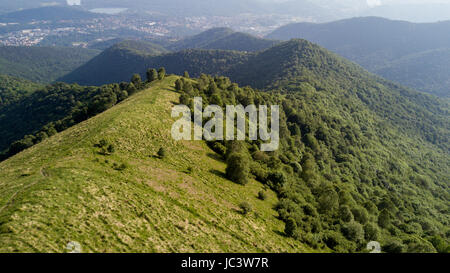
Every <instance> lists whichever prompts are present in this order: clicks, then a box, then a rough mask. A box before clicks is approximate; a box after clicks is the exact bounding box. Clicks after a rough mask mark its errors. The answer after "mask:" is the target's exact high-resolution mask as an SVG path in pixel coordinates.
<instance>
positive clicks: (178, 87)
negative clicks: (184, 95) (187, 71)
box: [175, 79, 183, 92]
mask: <svg viewBox="0 0 450 273" xmlns="http://www.w3.org/2000/svg"><path fill="white" fill-rule="evenodd" d="M175 90H177V91H178V92H180V91H182V90H183V81H182V80H180V79H177V80H176V81H175Z"/></svg>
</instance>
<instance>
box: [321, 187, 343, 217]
mask: <svg viewBox="0 0 450 273" xmlns="http://www.w3.org/2000/svg"><path fill="white" fill-rule="evenodd" d="M321 187H322V188H321V189H320V196H319V200H318V201H319V209H320V212H321V213H324V214H325V213H329V214H330V213H332V212H333V210H334V209H336V208H337V207H338V206H339V197H338V194H337V193H336V191H335V190H334V188H333V187H332V186H331V185H326V184H322V186H321Z"/></svg>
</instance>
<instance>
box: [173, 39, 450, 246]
mask: <svg viewBox="0 0 450 273" xmlns="http://www.w3.org/2000/svg"><path fill="white" fill-rule="evenodd" d="M292 43H294V42H292ZM296 43H297V42H296ZM289 46H293V45H289ZM297 46H300V47H303V49H302V51H303V52H304V53H308V50H307V49H305V48H307V47H308V44H307V43H304V44H303V45H299V44H297V45H296V47H297ZM313 48H314V47H313ZM316 50H317V49H316ZM316 53H317V52H316ZM322 53H324V52H322ZM310 56H317V55H310ZM300 59H301V58H300ZM320 60H321V61H323V60H324V59H322V58H320V57H318V58H317V59H316V61H317V62H315V61H314V60H310V62H308V63H309V68H310V69H311V71H312V72H310V73H309V74H304V75H301V76H300V75H297V76H294V77H291V78H290V80H288V82H287V84H286V85H285V84H283V83H282V84H280V85H279V87H281V86H283V89H282V90H284V91H281V92H276V91H271V92H260V91H256V90H253V89H251V88H249V87H244V88H239V87H238V86H237V85H236V84H233V83H232V82H231V81H230V80H229V79H228V78H224V77H215V78H212V77H207V76H205V75H203V76H201V77H200V79H198V80H196V82H195V83H193V84H191V83H190V82H189V81H186V80H184V81H180V82H179V83H178V84H177V86H178V87H179V90H180V92H181V99H180V100H181V101H180V102H181V103H182V104H186V105H191V103H192V98H193V97H195V96H201V97H203V98H204V103H207V104H208V103H210V104H217V105H230V104H243V105H244V106H245V105H249V104H256V105H272V104H278V105H280V106H282V114H281V125H280V137H281V148H280V149H279V150H278V151H276V152H270V153H266V152H261V151H260V150H259V144H260V143H261V141H247V142H246V143H242V142H239V141H236V142H227V141H225V142H224V141H218V142H211V143H209V145H210V147H211V148H212V149H213V150H215V151H216V152H217V153H218V154H219V155H221V156H222V157H223V159H224V160H225V161H226V162H227V164H228V167H227V169H226V176H227V177H228V178H229V179H231V180H233V181H235V182H236V183H238V184H242V185H244V187H245V185H246V183H248V181H249V179H252V178H254V179H256V180H258V181H260V182H261V183H263V184H265V185H267V186H268V187H270V188H271V189H273V190H274V191H275V192H277V194H278V197H279V198H280V202H279V203H278V205H277V206H276V209H277V211H278V213H279V218H280V219H282V220H283V221H284V222H285V234H286V235H287V236H289V237H292V238H295V239H297V240H299V241H301V242H303V243H305V244H307V245H309V246H310V247H313V248H316V249H331V250H333V251H337V252H347V251H350V252H355V251H363V250H364V249H365V247H366V244H367V242H369V241H372V240H376V241H379V242H381V244H382V249H383V251H384V252H437V251H439V252H448V251H450V245H449V242H450V240H449V239H450V238H449V236H450V230H449V229H448V226H449V221H450V215H449V213H448V209H449V201H450V200H449V199H450V193H449V178H450V166H449V162H448V158H449V155H450V154H449V149H448V148H449V146H448V144H449V142H448V135H449V133H450V122H449V120H450V119H449V117H450V115H449V112H448V111H446V110H445V108H441V106H439V102H438V101H436V99H434V98H430V97H426V96H424V95H420V94H417V93H413V92H411V93H408V91H406V90H404V89H403V90H402V89H401V88H400V87H396V86H394V85H392V84H389V83H387V82H384V83H383V82H382V81H381V80H376V78H373V76H372V77H371V78H370V77H366V76H365V75H363V74H360V73H358V72H357V70H354V68H355V67H351V66H350V67H347V66H346V64H345V63H341V60H339V59H336V58H333V57H332V56H328V57H327V60H328V62H321V61H320ZM332 62H334V63H332ZM297 66H301V64H297ZM264 67H265V66H264ZM294 67H295V66H294ZM319 67H321V69H320V71H321V73H324V74H328V75H329V76H330V77H328V78H321V80H320V81H317V78H316V77H317V76H320V74H317V73H319V70H318V69H319ZM344 69H345V70H344ZM259 71H262V70H259ZM338 71H339V72H338ZM341 71H342V72H341ZM256 73H258V71H257V72H256ZM338 73H342V74H340V75H341V76H340V77H339V76H338ZM262 77H264V74H263V75H262ZM297 77H298V78H297ZM205 101H206V102H205ZM433 103H435V105H433ZM442 107H446V106H444V105H442ZM395 108H398V110H395ZM447 109H448V108H447ZM401 120H404V122H402V121H401ZM431 131H434V132H436V134H437V135H438V136H440V138H439V140H438V141H435V140H433V139H428V135H429V133H430V132H431ZM260 196H261V198H262V199H263V198H264V192H263V191H262V192H261V193H260Z"/></svg>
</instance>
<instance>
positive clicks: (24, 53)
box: [0, 46, 100, 83]
mask: <svg viewBox="0 0 450 273" xmlns="http://www.w3.org/2000/svg"><path fill="white" fill-rule="evenodd" d="M99 53H100V52H99V51H97V50H92V49H83V48H59V47H14V46H0V74H5V75H9V76H13V77H18V78H23V79H27V80H30V81H33V82H37V83H50V82H53V81H54V80H56V79H57V78H59V77H61V76H63V75H65V74H67V73H69V72H71V71H73V70H74V69H76V68H77V67H79V66H81V65H83V64H85V63H86V62H87V61H88V60H90V59H91V58H93V57H94V56H96V55H97V54H99Z"/></svg>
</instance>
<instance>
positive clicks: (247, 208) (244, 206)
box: [239, 202, 252, 215]
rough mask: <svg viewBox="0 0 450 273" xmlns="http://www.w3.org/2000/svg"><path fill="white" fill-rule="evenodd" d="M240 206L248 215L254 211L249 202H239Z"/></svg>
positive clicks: (244, 213) (243, 212) (242, 211)
mask: <svg viewBox="0 0 450 273" xmlns="http://www.w3.org/2000/svg"><path fill="white" fill-rule="evenodd" d="M239 208H240V209H241V213H242V214H243V215H247V214H249V213H250V212H251V211H252V205H250V204H249V203H247V202H242V203H240V204H239Z"/></svg>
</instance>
